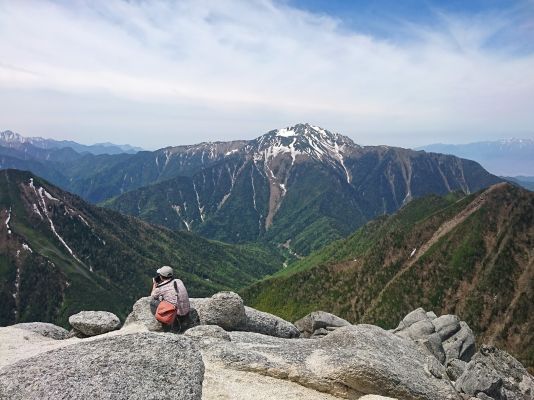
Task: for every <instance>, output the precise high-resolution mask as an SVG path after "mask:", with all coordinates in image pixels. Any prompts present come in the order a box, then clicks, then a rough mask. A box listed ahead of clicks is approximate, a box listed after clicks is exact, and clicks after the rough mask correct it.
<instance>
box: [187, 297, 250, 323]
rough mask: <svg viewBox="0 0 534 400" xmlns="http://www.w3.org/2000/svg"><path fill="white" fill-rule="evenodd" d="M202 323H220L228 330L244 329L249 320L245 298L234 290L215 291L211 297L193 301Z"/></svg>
mask: <svg viewBox="0 0 534 400" xmlns="http://www.w3.org/2000/svg"><path fill="white" fill-rule="evenodd" d="M193 307H195V308H196V310H197V312H198V316H199V318H200V324H201V325H218V326H220V327H221V328H223V329H225V330H227V331H233V330H238V329H242V328H243V327H244V326H245V325H246V322H247V315H246V313H245V306H244V304H243V299H241V297H240V296H239V295H238V294H237V293H234V292H219V293H215V294H214V295H213V296H211V297H210V298H209V299H206V300H205V301H201V302H193Z"/></svg>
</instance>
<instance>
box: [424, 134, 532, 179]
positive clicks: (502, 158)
mask: <svg viewBox="0 0 534 400" xmlns="http://www.w3.org/2000/svg"><path fill="white" fill-rule="evenodd" d="M418 150H425V151H431V152H436V153H444V154H453V155H455V156H458V157H463V158H468V159H470V160H475V161H477V162H479V163H480V164H481V165H482V166H483V167H484V168H486V169H487V170H488V171H490V172H491V173H493V174H496V175H500V176H517V175H525V176H534V139H517V138H512V139H502V140H497V141H486V142H475V143H468V144H441V143H438V144H431V145H428V146H423V147H420V148H418Z"/></svg>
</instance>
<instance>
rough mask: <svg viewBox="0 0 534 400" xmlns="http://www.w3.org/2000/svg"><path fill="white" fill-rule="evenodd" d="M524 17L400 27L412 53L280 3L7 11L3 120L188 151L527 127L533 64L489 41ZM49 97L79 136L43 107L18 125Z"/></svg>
mask: <svg viewBox="0 0 534 400" xmlns="http://www.w3.org/2000/svg"><path fill="white" fill-rule="evenodd" d="M510 18H511V17H510V15H482V16H478V17H477V18H471V19H466V18H459V17H452V16H450V15H442V18H441V20H442V21H443V24H442V25H441V26H440V27H437V28H435V29H429V28H428V27H426V28H424V29H423V28H421V27H419V26H409V25H407V24H405V25H402V26H399V27H398V29H404V30H406V29H408V30H410V31H411V34H412V36H413V37H414V38H415V39H414V40H410V41H398V42H397V41H394V40H385V39H378V38H374V37H372V36H370V35H363V34H358V33H357V32H354V31H352V32H351V31H347V29H344V28H343V27H342V26H341V25H340V23H339V21H337V20H335V19H333V18H330V17H326V16H322V15H314V14H312V13H308V12H304V11H300V10H297V9H294V8H291V7H289V6H288V5H286V4H281V3H273V2H271V1H268V0H258V1H245V0H244V1H225V0H218V1H216V2H213V1H198V0H191V1H179V2H170V1H169V2H145V1H131V2H123V1H115V0H110V1H103V0H102V1H87V2H85V1H78V2H66V3H65V4H63V3H53V2H45V1H35V2H33V1H16V2H10V1H6V2H1V3H0V54H2V61H0V89H1V90H2V91H4V93H7V92H9V93H10V94H11V98H9V99H8V98H5V97H4V98H0V108H1V109H3V110H4V111H0V120H3V121H6V123H7V122H9V123H11V124H14V125H16V126H15V127H13V126H5V127H4V128H6V129H7V128H17V127H18V126H20V127H21V128H22V129H23V130H24V129H28V130H33V131H35V130H39V129H38V128H37V127H40V132H38V133H39V134H44V133H43V132H42V130H43V129H53V130H54V131H55V132H66V131H70V132H72V131H73V130H75V131H78V132H85V131H86V130H87V128H86V127H87V124H89V125H90V126H91V129H98V130H99V132H101V135H102V136H106V139H109V138H110V136H112V135H113V132H115V131H116V129H117V127H118V126H120V127H122V128H121V129H124V130H129V131H130V132H131V133H133V134H134V135H135V134H139V135H140V134H142V133H143V128H144V129H146V127H147V126H151V124H152V126H154V127H157V129H158V130H159V132H160V136H159V137H157V136H156V138H157V141H156V142H153V144H152V145H151V144H150V143H147V142H146V141H145V142H141V141H142V140H146V139H141V138H136V137H134V138H132V139H131V140H130V141H131V142H135V143H136V144H141V145H145V146H163V145H166V144H170V143H173V144H175V143H177V142H180V139H179V138H177V137H176V136H172V137H171V136H167V135H170V134H171V133H173V132H189V133H188V134H187V133H183V135H184V136H183V137H182V138H181V141H184V142H193V141H196V140H195V139H196V138H197V137H198V138H199V139H213V140H215V139H219V140H220V139H224V138H225V137H228V136H232V135H235V132H236V131H237V130H239V129H243V128H242V127H246V128H245V129H246V131H247V136H249V137H250V136H255V135H259V134H261V133H262V132H263V131H264V130H267V129H271V128H274V127H278V126H279V125H280V124H288V123H293V122H300V121H303V120H309V121H311V122H314V123H316V124H321V125H324V126H325V127H326V128H330V129H334V130H339V131H342V132H344V133H346V134H349V135H351V136H353V137H354V138H355V139H356V140H357V141H358V140H359V141H360V142H364V143H369V142H376V141H377V140H378V141H382V142H388V143H396V144H402V143H405V142H406V141H407V139H406V138H409V139H408V143H406V144H405V145H410V144H412V143H421V142H429V141H433V140H431V139H428V138H426V137H424V136H423V133H425V132H428V133H430V134H432V135H434V136H435V137H436V139H438V138H439V137H438V136H439V135H446V134H447V135H451V133H453V132H457V133H458V136H457V138H458V139H460V140H462V139H463V140H462V141H465V133H466V132H471V133H472V134H478V135H483V134H486V135H488V134H489V135H491V134H498V133H500V134H501V135H502V134H506V133H507V132H510V131H511V132H513V133H516V132H528V129H529V128H530V127H532V126H534V114H533V113H532V109H534V73H533V71H534V56H533V55H532V54H529V53H523V54H521V53H517V52H508V51H507V47H506V46H501V47H499V48H498V49H496V48H493V47H491V46H488V41H490V40H491V38H492V37H493V36H494V35H495V34H497V33H498V32H500V31H502V30H503V29H507V28H508V27H509V26H510V24H511V23H513V21H512V22H511V20H510ZM525 32H528V33H529V34H530V35H531V37H530V38H529V37H525V38H524V40H525V41H528V40H532V39H534V37H532V36H533V35H532V30H527V31H525ZM510 48H512V47H510ZM50 91H53V92H55V94H54V95H53V96H51V97H53V98H54V99H55V100H54V101H56V102H57V104H56V105H57V107H56V108H55V109H53V110H51V112H52V114H54V115H59V114H60V113H61V109H62V108H64V109H65V110H70V109H71V108H72V107H73V106H72V104H70V103H71V102H80V105H79V107H78V108H77V112H76V116H77V119H76V118H69V122H68V124H70V125H68V126H67V125H66V124H67V123H66V122H65V118H58V119H57V120H54V119H53V118H52V119H51V118H50V116H49V115H48V116H42V115H41V116H40V115H39V113H38V112H37V113H34V115H33V116H32V117H31V118H29V120H28V118H26V119H25V120H24V121H21V120H20V118H19V119H17V118H16V117H13V116H11V115H13V110H14V106H13V104H11V106H9V105H8V104H7V103H10V102H12V100H13V97H14V98H16V97H17V96H19V97H21V96H26V98H27V97H28V96H29V95H30V96H31V94H34V100H33V101H32V102H30V104H32V107H35V108H36V109H38V108H39V104H42V105H43V106H44V105H46V106H47V107H50V105H49V104H45V103H47V97H48V96H49V95H48V94H47V93H49V92H50ZM2 97H3V96H2ZM82 104H83V106H82ZM103 104H106V105H108V106H109V111H110V112H116V113H117V114H116V115H113V116H110V115H109V114H108V115H105V114H106V113H105V111H104V112H102V105H103ZM4 106H5V107H4ZM21 106H23V102H21ZM104 108H105V107H104ZM94 109H97V110H99V111H100V112H99V113H96V112H94ZM158 109H159V110H160V112H158ZM9 110H11V111H9ZM147 110H150V112H147ZM8 111H9V112H10V113H11V114H7V112H8ZM30 111H31V110H30ZM113 118H116V119H117V121H113ZM61 121H63V122H61ZM128 121H131V123H128ZM232 126H234V127H233V128H232ZM84 127H85V128H84ZM21 133H23V134H24V133H34V132H21ZM400 133H402V134H403V135H404V134H405V135H408V133H410V134H409V136H402V137H399V136H396V137H395V136H394V135H395V134H396V135H398V134H400ZM84 134H85V133H84ZM530 134H532V131H531V133H530ZM193 135H196V136H195V137H193ZM373 135H374V136H373ZM387 135H392V136H387ZM417 135H419V136H417ZM449 137H450V136H449ZM452 137H454V134H453V135H452ZM388 138H389V140H388ZM101 139H104V138H103V137H98V138H95V141H96V140H101ZM152 139H154V137H153V138H152ZM169 139H172V140H169ZM85 141H91V139H87V140H85ZM441 141H443V139H442V138H441ZM452 141H454V140H452Z"/></svg>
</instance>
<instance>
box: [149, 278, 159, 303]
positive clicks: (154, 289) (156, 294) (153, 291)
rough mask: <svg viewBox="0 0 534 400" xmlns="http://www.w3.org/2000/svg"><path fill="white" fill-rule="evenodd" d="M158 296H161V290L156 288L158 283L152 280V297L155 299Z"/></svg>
mask: <svg viewBox="0 0 534 400" xmlns="http://www.w3.org/2000/svg"><path fill="white" fill-rule="evenodd" d="M158 296H159V290H158V288H157V287H156V281H155V280H154V278H152V291H151V292H150V297H152V298H154V299H155V298H157V297H158Z"/></svg>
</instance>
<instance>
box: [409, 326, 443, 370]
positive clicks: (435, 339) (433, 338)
mask: <svg viewBox="0 0 534 400" xmlns="http://www.w3.org/2000/svg"><path fill="white" fill-rule="evenodd" d="M414 325H415V324H414ZM412 326H413V325H412ZM410 328H411V327H410ZM416 343H418V344H419V345H420V346H422V347H423V348H424V349H425V350H426V351H428V352H429V353H430V354H431V355H432V356H434V357H435V358H436V360H438V361H439V362H440V364H445V361H446V356H445V350H444V349H443V345H442V344H441V339H440V337H439V335H438V334H437V333H433V334H431V335H429V336H427V337H426V338H424V339H419V340H416Z"/></svg>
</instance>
